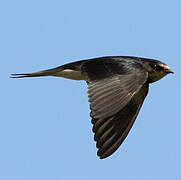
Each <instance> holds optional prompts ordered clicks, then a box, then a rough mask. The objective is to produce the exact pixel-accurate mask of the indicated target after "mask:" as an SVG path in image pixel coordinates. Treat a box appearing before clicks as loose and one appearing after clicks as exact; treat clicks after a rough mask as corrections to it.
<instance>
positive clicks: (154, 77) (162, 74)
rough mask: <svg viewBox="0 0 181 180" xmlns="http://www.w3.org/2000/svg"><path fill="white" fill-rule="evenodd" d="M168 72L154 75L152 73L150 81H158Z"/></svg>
mask: <svg viewBox="0 0 181 180" xmlns="http://www.w3.org/2000/svg"><path fill="white" fill-rule="evenodd" d="M167 74H168V73H165V72H164V73H159V74H156V75H155V74H154V75H151V76H150V77H149V80H150V83H153V82H156V81H158V80H160V79H162V78H163V77H164V76H166V75H167Z"/></svg>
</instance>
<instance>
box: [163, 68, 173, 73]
mask: <svg viewBox="0 0 181 180" xmlns="http://www.w3.org/2000/svg"><path fill="white" fill-rule="evenodd" d="M165 72H166V73H167V74H170V73H172V74H174V72H173V71H171V70H170V69H166V70H165Z"/></svg>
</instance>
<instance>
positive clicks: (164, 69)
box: [143, 60, 173, 83]
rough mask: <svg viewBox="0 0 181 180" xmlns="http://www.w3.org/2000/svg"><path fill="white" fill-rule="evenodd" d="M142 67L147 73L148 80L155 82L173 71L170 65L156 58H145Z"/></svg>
mask: <svg viewBox="0 0 181 180" xmlns="http://www.w3.org/2000/svg"><path fill="white" fill-rule="evenodd" d="M143 67H144V68H145V69H146V70H147V71H148V73H149V82H150V83H152V82H155V81H158V80H160V79H161V78H163V77H164V76H166V75H167V74H169V73H173V71H171V70H170V67H169V66H168V65H166V64H165V63H163V62H161V61H157V60H147V61H144V62H143Z"/></svg>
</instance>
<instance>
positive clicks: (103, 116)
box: [86, 66, 148, 158]
mask: <svg viewBox="0 0 181 180" xmlns="http://www.w3.org/2000/svg"><path fill="white" fill-rule="evenodd" d="M105 67H106V68H105ZM107 67H108V66H104V67H101V68H103V69H104V68H105V69H104V70H102V69H101V72H103V73H102V74H101V76H98V77H101V78H99V79H96V78H95V76H94V75H93V76H92V72H91V73H89V72H90V71H89V67H88V66H87V67H86V72H87V76H88V77H89V79H92V80H90V82H89V83H88V96H89V102H90V109H91V114H90V115H91V117H92V124H93V132H94V133H95V135H94V139H95V141H96V142H97V144H96V146H97V148H98V153H97V154H98V156H99V157H100V158H106V157H108V156H110V155H111V154H112V153H113V152H115V151H116V150H117V148H118V147H119V146H120V145H121V143H122V142H123V140H124V139H125V137H126V136H127V134H128V132H129V130H130V128H131V127H132V125H133V123H134V120H135V119H136V116H137V114H138V112H139V110H140V108H141V105H142V103H143V101H144V98H145V97H146V95H147V92H148V83H146V81H147V78H148V74H147V72H146V71H145V70H144V69H142V68H138V67H135V66H132V67H131V68H129V69H127V70H125V68H126V67H124V71H121V73H120V71H119V72H117V70H115V69H114V68H111V66H109V67H108V69H107ZM108 71H109V72H108ZM110 72H111V76H109V73H110ZM104 74H105V76H104ZM92 77H94V78H92ZM103 77H105V78H103Z"/></svg>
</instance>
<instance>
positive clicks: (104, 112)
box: [12, 56, 172, 158]
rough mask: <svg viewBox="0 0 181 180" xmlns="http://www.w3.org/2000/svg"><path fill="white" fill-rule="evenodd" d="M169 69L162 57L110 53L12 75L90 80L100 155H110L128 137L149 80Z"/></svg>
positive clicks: (92, 112)
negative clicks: (160, 59) (112, 54)
mask: <svg viewBox="0 0 181 180" xmlns="http://www.w3.org/2000/svg"><path fill="white" fill-rule="evenodd" d="M168 73H172V71H170V68H169V67H168V66H167V65H166V64H164V63H162V62H161V61H157V60H153V59H146V58H140V57H130V56H108V57H101V58H94V59H88V60H82V61H77V62H73V63H69V64H65V65H62V66H59V67H57V68H53V69H49V70H45V71H40V72H37V73H28V74H13V76H12V77H15V78H21V77H36V76H57V77H64V78H68V79H73V80H85V81H86V82H87V84H88V96H89V102H90V109H91V113H90V116H91V118H92V124H93V132H94V133H95V135H94V139H95V141H96V142H97V144H96V146H97V148H98V153H97V154H98V156H99V157H100V158H106V157H108V156H110V155H111V154H112V153H113V152H115V151H116V150H117V148H118V147H119V146H120V145H121V143H122V142H123V141H124V139H125V138H126V136H127V134H128V132H129V130H130V129H131V127H132V125H133V123H134V121H135V119H136V117H137V115H138V112H139V110H140V108H141V106H142V103H143V101H144V99H145V97H146V95H147V93H148V89H149V83H152V82H155V81H157V80H159V79H161V78H162V77H164V76H165V75H167V74H168Z"/></svg>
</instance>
